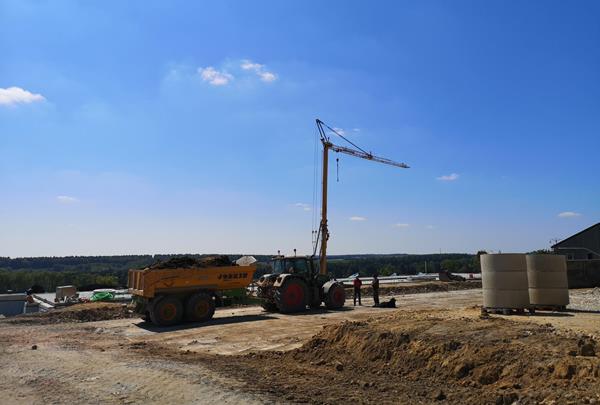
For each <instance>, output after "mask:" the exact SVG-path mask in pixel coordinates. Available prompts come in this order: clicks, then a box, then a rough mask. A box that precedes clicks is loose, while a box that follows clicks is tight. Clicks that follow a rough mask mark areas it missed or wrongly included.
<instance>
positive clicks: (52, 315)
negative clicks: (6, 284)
mask: <svg viewBox="0 0 600 405" xmlns="http://www.w3.org/2000/svg"><path fill="white" fill-rule="evenodd" d="M137 316H138V315H137V314H134V313H133V311H132V310H131V309H130V308H129V307H128V306H127V305H125V304H118V303H107V302H97V303H93V302H90V303H83V304H78V305H73V306H69V307H63V308H57V309H55V310H52V311H48V312H39V313H35V314H26V315H21V316H16V317H13V318H7V319H3V320H2V321H1V322H5V323H9V324H37V325H46V324H55V323H62V322H95V321H106V320H110V319H121V318H135V317H137Z"/></svg>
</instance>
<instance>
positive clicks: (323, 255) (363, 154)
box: [313, 119, 409, 274]
mask: <svg viewBox="0 0 600 405" xmlns="http://www.w3.org/2000/svg"><path fill="white" fill-rule="evenodd" d="M316 121H317V129H318V130H319V136H320V138H321V143H322V144H323V170H322V174H323V181H322V194H321V198H322V201H321V223H320V225H319V231H318V233H317V239H316V241H315V246H314V252H315V253H316V251H317V247H318V243H319V237H320V240H321V249H320V273H321V274H327V240H328V239H329V230H328V227H327V169H328V152H329V149H331V150H332V151H334V152H337V153H345V154H347V155H350V156H354V157H358V158H361V159H366V160H371V161H373V162H378V163H383V164H386V165H391V166H396V167H400V168H403V169H408V168H409V166H408V165H407V164H406V163H400V162H395V161H393V160H390V159H386V158H382V157H379V156H374V155H373V154H372V153H371V152H367V151H365V150H364V149H362V148H361V147H359V146H358V145H356V144H355V143H354V142H352V141H350V140H349V139H347V138H346V137H345V136H343V135H342V134H340V132H339V131H336V130H335V129H333V128H331V127H330V126H328V125H327V124H325V123H324V122H323V121H321V120H320V119H317V120H316ZM323 127H325V128H327V129H329V130H330V131H331V132H332V133H334V134H336V135H338V136H339V137H340V138H341V139H343V140H344V141H346V142H348V143H349V144H350V145H352V146H353V147H354V148H356V149H353V148H349V147H346V146H340V145H335V144H333V143H331V141H330V140H329V137H328V136H327V133H326V132H325V129H324V128H323ZM313 255H314V254H313Z"/></svg>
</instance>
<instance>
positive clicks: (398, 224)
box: [394, 222, 410, 228]
mask: <svg viewBox="0 0 600 405" xmlns="http://www.w3.org/2000/svg"><path fill="white" fill-rule="evenodd" d="M409 226H410V224H404V223H401V222H400V223H397V224H394V227H396V228H408V227H409Z"/></svg>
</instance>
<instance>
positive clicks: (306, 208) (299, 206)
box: [294, 203, 311, 211]
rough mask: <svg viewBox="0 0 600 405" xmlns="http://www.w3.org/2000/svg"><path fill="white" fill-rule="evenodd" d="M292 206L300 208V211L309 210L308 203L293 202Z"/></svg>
mask: <svg viewBox="0 0 600 405" xmlns="http://www.w3.org/2000/svg"><path fill="white" fill-rule="evenodd" d="M294 206H296V207H298V208H302V211H310V210H311V207H310V204H305V203H296V204H294Z"/></svg>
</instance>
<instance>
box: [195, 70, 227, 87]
mask: <svg viewBox="0 0 600 405" xmlns="http://www.w3.org/2000/svg"><path fill="white" fill-rule="evenodd" d="M198 73H199V74H200V77H201V78H202V80H204V81H205V82H208V83H210V84H212V85H213V86H225V85H226V84H229V82H230V81H231V80H233V75H230V74H229V73H227V72H224V71H218V70H216V69H215V68H214V67H212V66H207V67H205V68H198Z"/></svg>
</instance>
